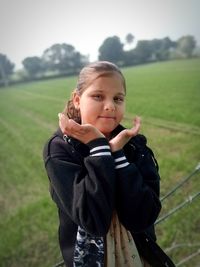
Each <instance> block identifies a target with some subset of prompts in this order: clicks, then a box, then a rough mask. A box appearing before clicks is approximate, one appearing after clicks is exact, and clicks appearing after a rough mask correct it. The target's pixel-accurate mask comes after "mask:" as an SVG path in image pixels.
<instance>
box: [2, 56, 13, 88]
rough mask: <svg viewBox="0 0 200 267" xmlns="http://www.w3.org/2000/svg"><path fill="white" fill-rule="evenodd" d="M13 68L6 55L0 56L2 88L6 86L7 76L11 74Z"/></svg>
mask: <svg viewBox="0 0 200 267" xmlns="http://www.w3.org/2000/svg"><path fill="white" fill-rule="evenodd" d="M14 66H15V65H14V64H13V63H12V62H11V61H10V60H9V59H8V58H7V56H6V55H4V54H0V80H1V82H2V83H3V84H4V86H8V83H9V76H10V75H11V74H12V73H13V69H14ZM1 82H0V84H1Z"/></svg>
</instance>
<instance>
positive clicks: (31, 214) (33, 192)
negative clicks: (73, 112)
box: [0, 59, 200, 267]
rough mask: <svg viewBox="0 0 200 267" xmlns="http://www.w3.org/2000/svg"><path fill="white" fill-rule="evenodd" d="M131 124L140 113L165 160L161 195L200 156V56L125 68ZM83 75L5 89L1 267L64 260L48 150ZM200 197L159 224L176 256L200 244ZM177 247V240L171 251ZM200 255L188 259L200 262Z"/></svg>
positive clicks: (174, 201) (40, 266)
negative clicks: (47, 167) (44, 157)
mask: <svg viewBox="0 0 200 267" xmlns="http://www.w3.org/2000/svg"><path fill="white" fill-rule="evenodd" d="M123 73H124V75H125V77H126V80H127V113H126V118H125V120H124V124H125V125H126V126H130V125H131V120H132V118H133V117H134V116H135V114H138V115H140V116H141V117H142V122H143V126H142V133H144V134H145V135H146V136H147V137H148V142H149V145H150V146H151V147H152V148H153V150H154V152H155V155H156V158H157V159H158V161H159V165H160V174H161V195H164V194H165V193H166V192H168V190H170V189H171V188H172V187H173V186H174V185H175V184H176V183H177V182H178V181H180V180H181V179H182V178H183V177H185V176H187V175H188V174H189V173H190V172H191V171H192V170H193V169H194V168H195V166H196V165H197V163H198V162H199V161H200V104H199V103H200V75H199V74H200V60H199V59H198V60H197V59H194V60H180V61H170V62H163V63H155V64H149V65H143V66H138V67H132V68H125V69H123ZM75 86H76V77H71V78H66V79H55V80H49V81H42V82H35V83H28V84H23V85H18V86H12V87H10V88H7V89H1V90H0V148H1V153H0V182H1V187H0V241H1V242H0V266H2V267H19V266H20V267H21V266H31V267H36V266H37V267H48V266H53V265H54V264H55V263H57V262H59V261H60V260H61V255H60V251H59V246H58V241H57V227H58V219H57V212H56V207H55V205H54V204H53V203H52V201H51V199H50V196H49V193H48V178H47V176H46V173H45V170H44V166H43V161H42V149H43V145H44V143H45V142H46V140H47V138H49V136H50V135H51V133H52V132H53V131H54V130H55V129H56V128H57V125H58V121H57V113H58V112H60V111H62V109H63V107H64V105H65V103H66V101H67V99H68V98H69V96H70V93H71V91H72V89H73V88H74V87H75ZM199 188H200V180H199V173H198V174H196V175H195V176H194V177H193V178H191V180H190V181H189V182H188V183H187V184H186V185H185V186H184V187H183V188H182V189H181V190H178V191H177V192H176V193H175V194H174V196H173V197H171V198H170V199H168V200H166V201H165V202H164V203H163V209H162V212H161V215H163V214H165V213H166V212H168V211H169V210H170V209H171V208H173V207H175V206H176V205H178V204H179V203H181V202H182V201H184V200H185V199H186V197H187V196H188V195H191V194H194V193H196V192H198V191H199ZM199 204H200V202H199V199H196V200H195V201H194V202H192V203H191V204H188V205H187V206H186V207H185V208H183V209H182V210H180V211H178V212H177V213H175V214H174V215H172V216H171V217H170V218H169V219H167V220H165V221H163V222H161V223H160V224H159V225H157V226H156V231H157V235H158V243H160V244H161V245H162V246H163V248H165V249H167V250H168V251H169V252H168V253H169V255H171V256H172V257H173V259H174V261H175V262H179V261H180V260H181V259H182V258H184V257H186V256H187V255H189V254H191V253H193V252H195V251H196V250H197V249H199V247H200V229H199V225H200V214H199ZM172 246H174V247H175V246H177V247H175V248H174V249H172ZM199 261H200V256H197V257H195V258H194V259H193V260H191V261H190V262H188V263H186V264H184V265H182V266H185V267H189V266H190V267H191V266H193V267H197V266H199Z"/></svg>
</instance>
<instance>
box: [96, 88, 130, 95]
mask: <svg viewBox="0 0 200 267" xmlns="http://www.w3.org/2000/svg"><path fill="white" fill-rule="evenodd" d="M93 92H94V93H105V92H104V91H103V90H101V89H96V90H94V91H93ZM116 95H122V96H125V95H126V94H125V92H124V93H121V92H119V93H116Z"/></svg>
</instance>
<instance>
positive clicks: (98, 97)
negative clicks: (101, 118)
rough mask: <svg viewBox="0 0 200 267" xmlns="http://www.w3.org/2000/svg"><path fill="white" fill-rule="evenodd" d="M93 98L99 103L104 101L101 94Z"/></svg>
mask: <svg viewBox="0 0 200 267" xmlns="http://www.w3.org/2000/svg"><path fill="white" fill-rule="evenodd" d="M92 98H93V99H95V100H97V101H101V100H102V99H103V96H102V95H100V94H95V95H92Z"/></svg>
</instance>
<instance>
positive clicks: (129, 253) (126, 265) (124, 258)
mask: <svg viewBox="0 0 200 267" xmlns="http://www.w3.org/2000/svg"><path fill="white" fill-rule="evenodd" d="M106 267H150V265H149V264H148V263H147V262H145V261H144V260H143V259H141V258H140V256H139V254H138V250H137V248H136V245H135V242H134V240H133V238H132V235H131V233H130V232H129V231H127V230H126V229H125V227H124V226H123V225H122V224H121V223H120V222H119V219H118V216H117V213H114V214H113V218H112V222H111V226H110V229H109V232H108V234H107V235H106Z"/></svg>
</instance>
